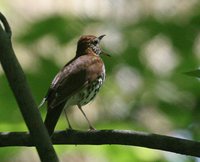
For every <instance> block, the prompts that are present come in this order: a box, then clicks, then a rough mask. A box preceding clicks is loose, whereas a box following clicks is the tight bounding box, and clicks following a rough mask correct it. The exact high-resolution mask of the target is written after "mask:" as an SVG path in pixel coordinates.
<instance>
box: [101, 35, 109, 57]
mask: <svg viewBox="0 0 200 162" xmlns="http://www.w3.org/2000/svg"><path fill="white" fill-rule="evenodd" d="M105 36H106V35H105V34H103V35H101V36H99V37H98V39H99V41H101V39H102V38H103V37H105ZM101 54H102V55H105V56H109V57H111V56H110V55H109V54H108V53H106V52H104V51H101Z"/></svg>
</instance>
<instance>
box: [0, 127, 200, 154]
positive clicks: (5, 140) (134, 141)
mask: <svg viewBox="0 0 200 162" xmlns="http://www.w3.org/2000/svg"><path fill="white" fill-rule="evenodd" d="M52 142H53V144H58V145H64V144H75V145H104V144H113V145H129V146H140V147H147V148H151V149H158V150H163V151H169V152H174V153H178V154H184V155H191V156H196V157H200V142H196V141H192V140H187V139H181V138H176V137H170V136H164V135H158V134H151V133H144V132H137V131H130V130H94V131H79V130H68V131H58V132H55V133H54V134H53V136H52ZM5 146H33V144H32V142H31V140H30V136H29V134H28V133H25V132H10V133H3V132H2V133H0V147H5Z"/></svg>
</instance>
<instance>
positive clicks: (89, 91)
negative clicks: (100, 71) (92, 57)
mask: <svg viewBox="0 0 200 162" xmlns="http://www.w3.org/2000/svg"><path fill="white" fill-rule="evenodd" d="M102 84H103V78H102V77H99V78H98V79H97V80H95V81H94V82H92V83H91V85H89V86H88V87H86V88H84V89H83V90H82V91H81V92H80V93H79V96H80V100H79V104H80V105H86V104H88V103H89V102H90V101H91V100H93V99H94V98H95V96H96V94H97V93H98V92H99V89H100V88H101V86H102Z"/></svg>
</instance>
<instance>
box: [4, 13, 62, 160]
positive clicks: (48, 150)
mask: <svg viewBox="0 0 200 162" xmlns="http://www.w3.org/2000/svg"><path fill="white" fill-rule="evenodd" d="M0 20H1V22H2V24H3V27H4V29H3V28H2V26H1V24H0V61H1V65H2V67H3V69H4V71H5V74H6V77H7V79H8V81H9V84H10V87H11V89H12V91H13V93H14V95H15V98H16V100H17V103H18V105H19V108H20V111H21V113H22V115H23V118H24V120H25V122H26V125H27V127H28V129H29V131H30V134H31V137H32V140H33V142H34V144H35V146H36V149H37V151H38V153H39V156H40V159H41V161H42V162H49V161H51V162H57V161H58V158H57V155H56V153H55V151H54V149H53V146H52V143H51V140H50V138H49V136H48V133H47V131H46V128H45V126H44V124H43V121H42V118H41V116H40V113H39V111H38V109H37V105H36V104H35V101H34V99H33V96H32V94H31V92H30V89H29V87H28V84H27V81H26V78H25V75H24V73H23V70H22V68H21V66H20V64H19V62H18V60H17V58H16V56H15V53H14V50H13V48H12V42H11V29H10V26H9V24H8V22H7V20H6V18H5V17H4V15H3V14H2V13H0Z"/></svg>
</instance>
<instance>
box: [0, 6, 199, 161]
mask: <svg viewBox="0 0 200 162" xmlns="http://www.w3.org/2000/svg"><path fill="white" fill-rule="evenodd" d="M197 8H198V10H194V11H191V12H193V14H192V16H191V17H189V18H188V19H187V21H181V20H177V19H178V18H177V17H176V16H174V17H172V18H171V19H170V18H169V19H166V20H165V19H164V18H163V20H162V21H161V20H160V19H157V18H155V17H154V16H146V17H144V18H141V19H140V20H138V21H137V22H135V21H129V20H127V21H125V20H124V21H125V23H119V22H116V21H115V20H114V19H113V18H112V17H108V18H105V20H100V19H92V18H90V17H87V16H84V15H83V16H82V17H74V16H72V15H49V16H47V17H42V16H41V18H39V19H36V20H33V21H32V22H30V23H27V24H26V25H24V27H23V28H22V29H21V30H20V31H21V32H20V33H19V35H18V36H17V37H16V39H15V42H14V47H15V43H16V45H17V44H20V46H22V47H23V48H25V49H26V50H27V51H30V53H29V55H30V56H31V57H32V58H34V59H36V62H37V64H35V62H31V68H27V69H26V68H24V70H25V73H26V75H27V79H28V81H29V84H30V87H31V89H32V91H33V94H34V96H35V99H36V101H37V102H38V104H39V102H40V101H41V99H42V97H43V96H44V95H45V93H46V91H47V89H48V87H49V84H50V83H51V80H52V79H53V77H54V76H55V74H56V73H57V72H58V70H59V69H60V68H61V67H62V66H63V65H64V64H62V63H60V62H61V61H62V60H66V61H65V62H68V61H69V58H68V56H69V55H70V56H71V57H73V55H75V51H76V49H75V42H74V41H75V40H76V41H77V39H78V38H79V37H80V36H81V35H82V34H94V33H95V34H96V33H97V32H99V28H100V29H105V30H106V29H107V28H111V29H112V30H111V34H110V33H109V32H108V33H99V35H100V34H106V35H107V36H106V37H105V38H104V40H103V42H107V41H106V40H110V42H114V41H115V40H114V36H112V31H117V33H118V34H119V35H120V36H121V42H120V43H119V44H117V43H116V44H114V45H113V44H111V45H110V44H109V43H108V44H106V43H105V46H104V48H105V51H106V52H108V53H109V54H111V56H112V57H111V58H107V57H103V58H102V59H103V60H104V62H105V65H106V71H107V80H106V82H105V85H104V86H103V88H102V89H101V92H100V95H99V96H100V97H99V98H97V99H96V100H95V104H93V105H92V106H94V107H95V108H94V109H91V110H88V111H91V112H92V115H91V118H92V117H93V115H94V116H95V115H96V113H97V114H98V115H96V118H95V119H94V120H93V123H94V122H96V123H94V125H95V126H96V128H97V129H99V128H101V129H103V128H109V129H135V130H144V131H149V132H155V133H161V134H175V135H179V136H185V137H186V138H190V139H194V140H199V139H200V138H199V137H200V129H199V128H200V109H199V105H200V102H199V101H200V83H199V80H197V79H195V78H193V77H188V76H187V75H190V76H194V77H197V78H199V77H200V70H199V69H197V70H193V71H189V69H196V68H197V67H198V66H199V56H198V54H197V53H195V50H194V46H195V42H196V40H197V37H198V34H199V25H200V21H199V19H200V12H199V11H200V10H199V9H200V8H199V7H197ZM88 29H89V30H88ZM89 31H91V33H90V32H89ZM109 34H110V35H109ZM46 36H48V38H49V37H50V38H51V39H53V40H54V41H55V42H56V44H54V45H55V46H58V47H57V48H59V49H60V50H55V49H56V48H55V47H54V46H48V43H47V45H46V46H47V49H49V48H50V50H46V51H45V50H44V49H40V48H39V47H38V46H37V45H38V44H40V41H41V40H42V39H43V38H44V37H46ZM156 41H157V43H158V44H159V43H160V42H162V41H163V42H164V44H167V47H168V46H169V48H172V50H173V51H174V53H173V52H171V53H172V56H174V55H175V57H174V58H172V60H169V62H168V58H166V61H165V62H161V63H160V62H159V61H160V60H159V56H160V55H162V52H161V53H158V54H157V55H155V56H154V57H155V58H154V59H152V60H151V61H153V63H152V62H151V63H149V59H151V58H150V54H151V52H150V54H149V53H148V52H146V51H148V50H151V49H152V48H153V47H154V45H152V44H154V43H155V42H156ZM152 42H154V43H152ZM71 44H73V47H74V48H73V53H67V52H66V51H67V50H62V49H63V48H65V47H68V46H69V45H71ZM121 44H122V46H120V45H121ZM149 44H150V45H149ZM155 44H156V43H155ZM108 46H109V48H108ZM148 46H150V47H149V48H148ZM118 48H120V49H118ZM158 48H160V50H162V49H164V52H165V51H166V50H168V49H167V48H166V50H165V48H164V45H163V46H161V47H160V46H159V45H157V46H156V48H154V51H155V53H156V52H158V51H157V50H158ZM112 49H114V50H113V51H114V52H113V51H112ZM115 49H117V50H115ZM145 50H146V51H145ZM62 52H66V55H65V57H64V55H62V54H63V53H62ZM70 52H71V51H70ZM145 52H146V53H147V54H145ZM16 53H17V52H16ZM152 53H153V52H152ZM169 53H170V50H169V51H167V52H166V53H165V55H168V54H169ZM27 55H28V54H27ZM30 56H28V57H30ZM152 56H153V54H152ZM26 57H27V56H26ZM55 58H56V59H55ZM57 58H60V59H57ZM66 58H67V59H66ZM156 59H158V60H156ZM58 60H59V61H58ZM60 60H61V61H60ZM174 60H175V63H173V61H174ZM161 61H162V60H161ZM152 64H153V65H152ZM155 64H158V65H159V66H158V68H157V69H156V68H154V65H155ZM171 64H172V65H173V64H174V65H173V66H174V67H173V68H172V69H171V70H168V71H167V67H169V66H172V65H171ZM162 65H163V66H162ZM164 65H165V66H164ZM168 65H169V66H168ZM35 67H36V70H34V71H31V69H33V68H35ZM165 68H166V69H165ZM186 71H189V72H186ZM185 72H186V73H185ZM184 73H185V74H187V75H184ZM0 85H1V91H0V100H1V101H0V107H1V113H0V122H1V125H0V129H1V131H13V130H15V131H23V130H26V127H25V124H24V122H23V119H22V117H21V114H20V112H19V110H18V107H17V104H16V102H15V100H14V97H13V95H12V93H11V91H10V89H9V85H8V84H7V81H6V78H5V76H4V75H1V76H0ZM96 105H97V106H96ZM90 108H91V106H90V107H89V108H88V109H90ZM86 109H87V108H86ZM69 111H70V112H69V118H70V119H71V120H72V124H73V125H74V127H75V128H82V129H87V128H86V122H85V121H84V122H82V120H81V119H79V117H76V116H77V114H78V113H77V112H76V110H75V109H70V110H69ZM41 112H42V115H43V116H44V115H45V109H42V110H41ZM95 112H96V113H95ZM78 115H79V114H78ZM89 118H90V116H89ZM65 127H66V122H65V119H63V118H61V119H60V122H59V124H58V127H57V128H59V129H65ZM181 132H184V133H181ZM57 148H58V150H59V151H60V154H62V153H64V152H65V150H71V152H70V153H69V152H68V154H74V153H77V152H79V154H80V155H81V156H83V155H88V156H90V155H91V154H94V155H95V156H97V157H103V159H106V160H105V161H115V162H118V161H119V162H120V161H143V162H147V161H148V162H149V161H157V162H165V161H170V160H169V158H167V157H170V156H171V155H165V154H163V152H162V153H160V152H158V151H149V150H146V149H139V151H137V150H138V148H130V147H121V146H112V147H110V146H105V147H100V148H97V147H93V146H87V147H80V146H77V147H73V148H74V149H72V147H71V146H70V148H69V147H67V146H66V147H61V146H57ZM141 152H142V154H141ZM2 154H3V153H2V152H0V156H1V155H2ZM178 157H182V156H181V155H179V156H178ZM181 160H182V161H185V162H190V161H191V162H192V161H195V160H194V158H187V157H184V158H181ZM179 161H180V160H179Z"/></svg>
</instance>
